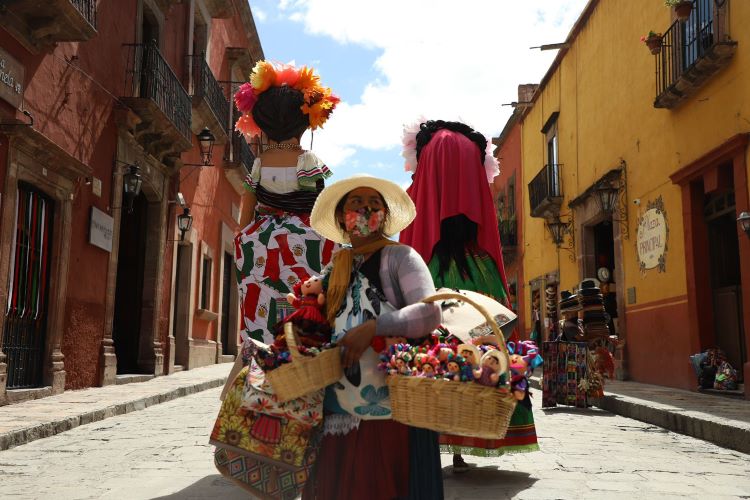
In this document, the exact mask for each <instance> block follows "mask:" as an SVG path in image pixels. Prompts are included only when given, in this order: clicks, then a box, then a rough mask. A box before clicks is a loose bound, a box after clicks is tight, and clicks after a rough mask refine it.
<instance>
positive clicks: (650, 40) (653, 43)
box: [641, 31, 663, 55]
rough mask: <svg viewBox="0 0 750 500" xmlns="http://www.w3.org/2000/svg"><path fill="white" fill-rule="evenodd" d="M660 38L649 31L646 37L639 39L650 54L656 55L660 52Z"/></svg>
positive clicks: (660, 35)
mask: <svg viewBox="0 0 750 500" xmlns="http://www.w3.org/2000/svg"><path fill="white" fill-rule="evenodd" d="M662 37H663V35H662V34H661V33H656V32H653V31H649V32H648V35H643V36H642V37H641V41H642V42H643V43H645V44H646V47H648V49H649V50H650V51H651V53H652V54H654V55H656V54H658V53H659V52H661V41H662Z"/></svg>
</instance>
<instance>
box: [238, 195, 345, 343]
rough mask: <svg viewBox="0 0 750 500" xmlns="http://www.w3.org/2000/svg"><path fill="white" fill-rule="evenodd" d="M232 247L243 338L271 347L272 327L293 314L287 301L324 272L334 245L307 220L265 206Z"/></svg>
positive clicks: (299, 215)
mask: <svg viewBox="0 0 750 500" xmlns="http://www.w3.org/2000/svg"><path fill="white" fill-rule="evenodd" d="M234 241H235V261H236V265H237V280H238V286H239V295H240V304H241V308H242V318H243V327H244V330H243V337H245V336H250V337H252V338H254V339H256V340H260V341H262V342H265V343H266V344H271V343H273V340H274V338H273V331H274V325H276V324H277V323H278V322H279V321H281V320H282V319H284V317H285V316H286V315H288V314H290V313H291V312H293V308H292V307H291V306H290V305H289V304H288V303H287V300H286V295H287V294H288V293H291V292H292V288H293V287H294V285H295V284H296V283H297V282H298V281H304V280H306V279H307V278H309V277H310V276H312V275H313V274H319V273H320V272H321V270H322V268H323V266H324V265H326V264H327V263H328V262H329V261H330V259H331V254H332V253H333V250H334V247H335V245H334V244H333V243H332V242H330V241H328V240H325V239H323V238H322V237H321V236H319V235H318V234H316V233H315V232H313V230H312V229H310V220H309V215H306V214H292V213H289V212H283V211H281V210H273V209H264V207H263V206H259V207H258V214H257V216H256V218H255V221H254V222H253V223H252V224H250V225H249V226H248V227H246V228H245V229H243V230H242V231H241V232H240V233H239V234H238V235H237V237H236V238H235V240H234Z"/></svg>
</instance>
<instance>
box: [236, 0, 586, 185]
mask: <svg viewBox="0 0 750 500" xmlns="http://www.w3.org/2000/svg"><path fill="white" fill-rule="evenodd" d="M586 1H587V0H526V1H524V2H516V1H511V0H463V1H462V2H458V1H455V0H453V1H448V0H400V1H391V0H383V1H380V2H370V1H364V0H250V1H249V3H250V7H251V9H252V11H253V16H254V18H255V23H256V26H257V29H258V34H259V36H260V40H261V44H262V46H263V52H264V54H265V57H266V59H269V60H273V61H279V62H285V63H286V62H293V63H295V64H296V65H308V66H312V67H314V68H315V69H316V70H317V71H318V73H319V74H320V76H321V79H322V82H323V84H324V85H326V86H329V87H331V88H333V91H334V93H335V94H337V95H338V96H340V97H341V99H342V102H341V103H340V104H339V106H338V107H337V108H336V110H335V111H334V113H333V114H332V115H331V117H330V119H329V120H328V122H327V123H326V124H325V126H324V127H323V129H322V130H317V131H316V132H315V134H314V137H313V139H312V150H313V151H314V152H315V153H316V154H317V155H318V156H319V157H320V158H321V159H322V160H323V161H324V162H325V163H326V164H327V165H328V166H329V167H330V168H331V170H333V172H334V177H333V178H332V179H331V180H334V181H335V180H337V179H342V178H345V177H348V176H350V175H352V174H355V173H368V174H371V175H375V176H378V177H384V178H386V179H390V180H392V181H395V182H397V183H399V184H401V185H402V186H404V187H406V186H408V184H409V179H410V175H409V174H408V173H407V172H405V171H404V160H403V157H402V156H401V134H402V129H403V125H404V124H408V123H413V122H415V121H417V120H419V119H420V117H425V118H427V119H444V120H459V121H462V122H464V123H467V124H469V125H471V126H472V127H474V128H475V129H477V130H479V131H480V132H482V133H483V134H484V135H485V136H487V138H488V139H490V138H492V137H496V136H497V135H499V133H500V131H502V129H503V127H504V125H505V123H506V121H507V120H508V118H509V117H510V114H511V112H512V108H511V107H510V106H503V104H505V103H510V102H512V101H517V100H518V91H517V87H518V85H519V84H524V83H538V82H539V81H540V80H541V79H542V77H543V76H544V74H545V73H546V71H547V69H548V68H549V66H550V64H551V63H552V61H553V59H554V57H555V55H556V53H557V51H554V50H551V51H540V50H538V49H533V50H532V49H530V47H532V46H539V45H543V44H550V43H558V42H563V41H564V40H565V38H566V36H567V34H568V33H569V32H570V29H571V28H572V26H573V24H574V23H575V21H576V19H577V18H578V16H579V15H580V13H581V11H582V10H583V8H584V6H585V4H586ZM302 145H303V147H305V148H309V147H310V135H309V132H308V133H307V134H306V135H305V136H304V137H303V139H302ZM501 168H502V163H501Z"/></svg>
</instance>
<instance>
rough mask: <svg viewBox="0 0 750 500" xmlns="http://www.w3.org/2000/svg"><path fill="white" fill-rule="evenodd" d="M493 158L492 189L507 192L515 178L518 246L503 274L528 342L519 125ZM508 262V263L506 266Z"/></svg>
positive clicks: (517, 124)
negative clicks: (513, 282)
mask: <svg viewBox="0 0 750 500" xmlns="http://www.w3.org/2000/svg"><path fill="white" fill-rule="evenodd" d="M496 156H497V157H498V158H499V161H500V175H499V176H497V177H495V182H494V183H493V184H494V189H495V190H498V191H499V190H506V191H507V187H508V180H509V179H510V178H511V177H513V175H515V177H516V185H515V201H516V224H517V226H516V227H517V231H518V236H517V246H516V249H515V250H514V251H515V258H514V259H512V260H511V259H507V261H506V263H505V273H506V276H507V278H508V281H511V280H514V279H515V280H516V300H517V302H516V303H517V312H518V321H519V323H518V333H519V334H520V335H522V336H524V335H525V337H524V338H528V332H527V331H526V325H525V322H524V318H523V314H522V313H523V311H524V307H526V300H527V297H526V292H527V288H526V286H525V283H524V279H523V248H524V246H523V191H522V185H523V178H522V173H521V125H520V123H518V122H517V123H515V124H514V125H513V126H512V128H511V129H510V131H509V132H508V135H507V136H506V137H505V140H504V142H503V143H502V145H501V146H500V148H499V150H498V152H497V154H496ZM508 262H510V263H508Z"/></svg>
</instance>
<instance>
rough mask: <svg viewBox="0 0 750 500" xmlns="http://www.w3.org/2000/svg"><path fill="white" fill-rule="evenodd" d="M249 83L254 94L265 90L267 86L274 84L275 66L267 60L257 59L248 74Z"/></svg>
mask: <svg viewBox="0 0 750 500" xmlns="http://www.w3.org/2000/svg"><path fill="white" fill-rule="evenodd" d="M250 84H251V85H252V86H253V88H254V89H255V93H256V94H260V93H261V92H265V91H266V90H268V89H269V87H272V86H274V85H276V68H274V67H273V64H271V63H270V62H268V61H258V63H257V64H256V65H255V67H254V68H253V72H252V74H251V75H250Z"/></svg>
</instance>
